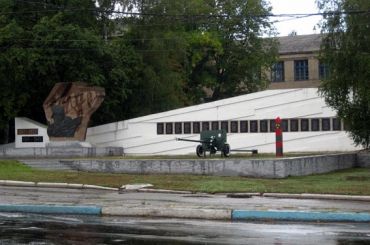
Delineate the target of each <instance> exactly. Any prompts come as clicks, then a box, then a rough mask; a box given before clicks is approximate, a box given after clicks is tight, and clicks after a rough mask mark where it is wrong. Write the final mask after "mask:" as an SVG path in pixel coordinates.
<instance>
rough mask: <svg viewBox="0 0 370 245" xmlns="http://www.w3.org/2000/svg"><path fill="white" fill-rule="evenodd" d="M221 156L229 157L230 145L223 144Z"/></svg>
mask: <svg viewBox="0 0 370 245" xmlns="http://www.w3.org/2000/svg"><path fill="white" fill-rule="evenodd" d="M221 154H222V156H224V157H228V156H230V145H229V144H225V145H224V147H223V149H222V151H221Z"/></svg>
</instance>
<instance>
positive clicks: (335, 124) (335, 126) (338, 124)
mask: <svg viewBox="0 0 370 245" xmlns="http://www.w3.org/2000/svg"><path fill="white" fill-rule="evenodd" d="M333 130H334V131H340V130H342V122H341V121H340V119H339V118H333Z"/></svg>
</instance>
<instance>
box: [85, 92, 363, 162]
mask: <svg viewBox="0 0 370 245" xmlns="http://www.w3.org/2000/svg"><path fill="white" fill-rule="evenodd" d="M276 117H280V118H281V119H282V120H283V122H282V128H283V131H284V132H283V142H284V152H318V151H321V152H326V151H330V152H333V151H353V150H358V149H359V148H357V147H355V145H354V144H353V142H352V140H351V138H350V137H349V135H348V133H346V131H345V130H344V129H345V125H343V122H342V121H341V120H339V119H338V118H337V117H336V113H335V112H334V111H333V110H332V109H331V108H329V107H328V106H327V105H326V103H325V101H324V99H323V98H322V97H320V96H319V94H318V90H317V88H301V89H280V90H265V91H261V92H257V93H252V94H246V95H242V96H237V97H233V98H229V99H224V100H219V101H215V102H211V103H205V104H201V105H195V106H190V107H185V108H181V109H176V110H171V111H167V112H162V113H156V114H152V115H148V116H143V117H139V118H134V119H130V120H125V121H120V122H115V123H109V124H105V125H101V126H97V127H92V128H89V129H88V131H87V141H88V142H90V143H91V144H93V145H95V146H98V147H107V146H117V147H123V148H124V152H125V154H132V155H136V154H137V155H146V154H147V155H179V154H194V152H195V147H196V145H197V143H194V142H183V141H176V140H175V139H176V138H186V139H193V140H199V137H200V136H199V134H200V132H201V131H202V130H207V129H224V130H226V131H227V132H228V134H227V142H228V143H229V144H230V147H231V150H233V149H235V150H250V149H257V150H258V151H259V152H275V133H274V119H275V118H276Z"/></svg>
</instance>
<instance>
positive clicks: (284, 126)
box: [281, 119, 288, 132]
mask: <svg viewBox="0 0 370 245" xmlns="http://www.w3.org/2000/svg"><path fill="white" fill-rule="evenodd" d="M281 130H282V131H283V132H288V120H287V119H283V120H282V121H281Z"/></svg>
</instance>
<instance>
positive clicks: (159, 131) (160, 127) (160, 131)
mask: <svg viewBox="0 0 370 245" xmlns="http://www.w3.org/2000/svg"><path fill="white" fill-rule="evenodd" d="M163 133H164V125H163V123H157V134H163Z"/></svg>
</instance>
